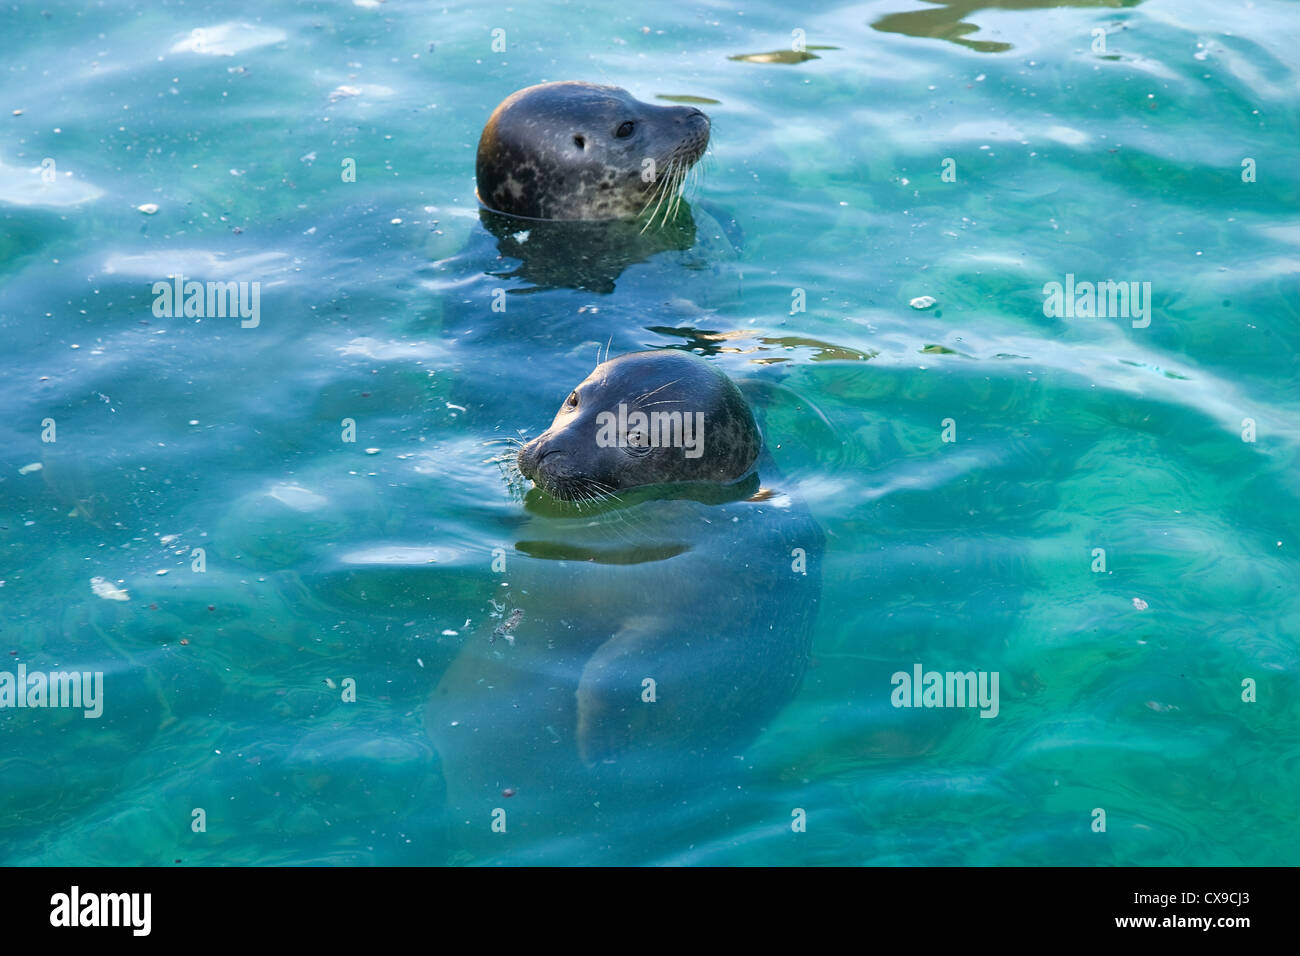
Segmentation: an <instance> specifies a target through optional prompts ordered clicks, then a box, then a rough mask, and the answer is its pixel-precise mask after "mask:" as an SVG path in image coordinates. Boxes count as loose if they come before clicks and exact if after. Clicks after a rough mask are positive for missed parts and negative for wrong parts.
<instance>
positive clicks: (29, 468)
mask: <svg viewBox="0 0 1300 956" xmlns="http://www.w3.org/2000/svg"><path fill="white" fill-rule="evenodd" d="M44 467H45V466H44V465H42V464H41V463H40V462H39V461H34V462H32V463H31V464H30V465H23V466H22V467H21V468H19V469H18V474H20V475H30V474H31V473H32V472H34V471H40V470H41V469H42V468H44Z"/></svg>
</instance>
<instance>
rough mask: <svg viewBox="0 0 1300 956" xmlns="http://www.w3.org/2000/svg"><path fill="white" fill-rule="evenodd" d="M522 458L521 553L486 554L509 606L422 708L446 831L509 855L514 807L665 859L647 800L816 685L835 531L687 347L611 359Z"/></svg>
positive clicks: (721, 769) (516, 854) (715, 375)
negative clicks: (498, 815) (824, 561)
mask: <svg viewBox="0 0 1300 956" xmlns="http://www.w3.org/2000/svg"><path fill="white" fill-rule="evenodd" d="M516 460H517V464H518V467H519V470H520V473H521V475H522V476H523V477H524V478H527V479H528V480H529V481H531V482H532V483H533V484H534V487H533V488H532V489H531V490H529V491H528V493H527V494H526V495H525V496H524V499H523V504H524V510H525V513H526V517H525V518H522V519H520V520H518V521H513V522H511V525H510V527H512V528H513V532H512V534H513V537H514V546H513V548H510V547H496V545H495V544H494V545H493V547H496V551H494V552H493V553H494V554H496V556H497V557H496V558H494V557H493V556H492V555H489V554H488V553H487V551H486V550H485V553H484V567H486V566H487V564H488V563H489V562H495V561H496V560H497V559H498V558H499V560H500V564H499V565H498V570H504V572H505V573H504V576H502V575H500V574H498V575H494V576H493V578H494V580H493V581H492V583H493V585H494V587H493V591H494V597H495V598H496V601H495V602H494V603H495V604H496V610H495V612H493V614H492V615H491V617H490V619H489V620H486V621H483V623H482V624H481V625H479V626H478V628H477V630H475V631H473V633H471V634H470V635H469V636H468V637H466V638H465V639H464V643H463V645H462V647H461V649H460V651H459V653H458V655H457V656H456V658H455V659H454V660H453V661H452V663H451V664H450V665H449V666H448V668H447V670H446V671H445V672H444V674H443V675H442V678H441V680H440V681H439V683H438V685H437V686H436V687H435V688H434V690H433V692H432V693H431V694H430V697H429V700H428V702H427V704H426V707H425V724H426V729H427V732H428V734H429V736H430V738H431V740H432V742H433V744H434V748H435V750H436V751H437V753H438V755H439V760H440V763H441V768H442V774H443V778H444V781H445V783H446V788H447V807H448V820H449V823H450V825H451V826H452V828H453V830H454V831H456V832H457V833H458V834H459V836H458V837H457V839H458V840H459V841H460V842H462V843H468V844H478V845H481V846H483V847H484V848H485V849H486V848H494V849H497V850H500V849H501V848H502V847H503V846H504V844H503V843H502V842H499V841H498V842H495V843H493V842H491V841H492V840H493V836H492V834H491V826H492V823H493V820H492V815H493V814H494V813H495V812H496V811H497V810H502V811H507V810H508V814H509V816H510V818H511V819H512V820H514V821H515V822H516V823H521V824H522V825H523V826H524V827H526V829H524V831H523V833H524V835H525V836H526V837H527V839H528V840H530V841H531V840H533V839H534V838H536V839H538V840H539V841H540V842H539V843H538V844H537V846H538V852H539V853H543V854H544V852H545V848H546V846H548V845H551V844H547V843H546V842H545V841H546V840H551V839H554V838H557V837H559V836H561V835H563V836H566V837H568V838H572V839H579V840H586V839H593V838H598V839H603V838H604V837H596V836H595V835H596V834H611V835H613V838H616V839H621V840H627V841H629V842H628V843H627V847H626V848H627V850H628V852H629V853H632V854H642V855H644V854H645V853H646V852H653V851H652V848H653V847H654V846H655V841H654V840H653V839H648V838H645V836H644V835H643V834H640V835H637V836H633V834H636V833H637V831H638V830H640V829H642V828H643V827H644V826H645V822H644V821H646V820H649V819H652V818H655V816H654V814H653V813H649V814H647V807H648V805H649V803H650V802H655V801H659V800H665V801H669V803H672V801H680V800H688V799H689V798H690V793H691V792H692V790H693V788H697V787H699V786H700V781H702V780H714V781H716V779H717V777H718V775H719V774H725V773H729V772H731V770H730V769H729V768H733V767H734V766H735V765H736V761H735V760H734V757H735V755H736V754H737V753H739V752H740V750H741V749H742V748H743V747H744V746H745V745H746V744H747V743H748V742H750V741H751V740H752V739H753V738H754V736H755V735H756V734H757V733H758V732H759V731H760V730H761V728H762V727H763V726H764V725H765V724H766V723H767V722H768V721H770V720H771V719H772V718H773V717H774V716H776V715H777V714H778V713H780V711H781V710H782V709H783V708H784V707H785V705H786V704H787V703H788V702H789V700H790V698H791V697H792V696H793V695H794V693H795V691H796V689H797V687H798V685H799V683H800V681H801V680H802V676H803V673H804V670H805V668H806V666H807V662H808V658H809V655H810V649H811V641H812V633H813V626H814V622H815V618H816V611H817V607H818V604H819V601H820V594H821V583H820V581H821V578H820V563H821V557H822V553H823V548H824V537H823V532H822V531H821V529H820V528H819V527H818V525H817V523H816V521H815V520H814V519H813V518H812V516H811V514H810V513H809V512H808V510H807V508H806V507H805V506H804V505H803V503H802V502H801V501H800V500H799V499H798V497H797V496H796V494H795V493H794V492H793V491H792V490H790V489H783V490H775V489H774V488H773V487H770V486H769V487H763V484H762V481H761V480H760V477H759V474H760V472H763V473H764V474H766V475H767V476H768V478H769V479H770V478H771V477H772V475H773V474H775V473H776V468H775V465H774V463H773V462H772V461H771V459H770V457H768V456H767V453H766V451H765V449H764V447H763V441H762V436H761V433H760V431H759V428H758V427H757V425H756V423H755V417H754V414H753V411H752V410H751V408H750V406H749V404H748V402H747V401H746V400H745V397H744V394H743V393H742V392H741V391H740V389H739V388H738V387H737V386H736V384H735V383H734V382H733V381H732V380H731V379H730V378H729V377H728V376H727V375H726V374H725V373H723V372H722V371H721V370H720V369H719V368H718V367H717V365H716V363H714V362H711V361H709V360H707V359H703V358H700V357H699V356H697V355H694V354H692V353H690V352H686V351H683V350H678V349H662V350H658V351H651V352H635V353H630V354H626V355H622V356H619V357H617V358H614V359H612V360H609V361H605V362H601V363H599V364H598V365H597V366H596V368H595V369H594V371H592V372H591V374H590V375H588V376H587V377H586V379H584V380H583V381H582V382H581V383H579V384H578V386H577V387H576V388H574V389H573V390H572V391H571V392H570V393H569V395H568V396H567V398H565V399H564V400H563V402H562V403H561V406H560V409H559V411H558V412H557V413H556V415H555V418H554V420H553V421H552V422H551V424H550V426H549V427H548V428H546V430H545V431H543V432H542V433H541V434H539V435H538V436H537V437H536V438H534V439H532V440H531V441H529V442H527V443H526V444H523V445H522V446H521V447H520V448H519V450H518V452H517V456H516ZM777 480H778V481H779V480H780V478H779V476H778V478H777ZM485 576H486V575H485ZM467 610H469V609H468V608H467ZM467 616H472V617H479V618H482V617H484V615H482V614H481V613H474V614H470V615H467ZM702 768H704V769H702ZM503 793H504V794H505V795H506V796H509V797H510V798H511V799H510V801H509V803H504V802H503V800H502V795H503ZM667 805H668V804H665V806H667ZM521 817H522V819H521ZM655 819H657V818H655ZM508 832H511V833H515V832H517V831H516V830H514V829H513V826H511V828H510V829H509V830H508ZM517 839H519V840H522V839H523V838H522V837H519V838H517ZM634 844H635V845H634ZM523 846H524V843H522V842H516V841H510V851H511V859H512V860H516V861H518V860H523V859H528V854H527V853H526V852H525V851H524V850H523V849H522V847H523ZM538 859H539V860H543V859H544V856H540V857H538Z"/></svg>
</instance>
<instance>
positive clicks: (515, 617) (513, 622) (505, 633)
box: [488, 607, 524, 644]
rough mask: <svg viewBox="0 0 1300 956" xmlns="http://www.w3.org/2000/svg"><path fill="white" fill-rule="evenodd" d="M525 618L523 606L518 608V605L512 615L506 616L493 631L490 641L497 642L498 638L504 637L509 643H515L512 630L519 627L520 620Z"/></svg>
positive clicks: (490, 642) (491, 642)
mask: <svg viewBox="0 0 1300 956" xmlns="http://www.w3.org/2000/svg"><path fill="white" fill-rule="evenodd" d="M523 619H524V610H523V608H518V607H517V608H515V609H514V610H513V611H511V612H510V616H509V617H508V618H506V619H505V620H504V621H502V622H501V623H500V624H498V625H497V626H496V628H495V629H494V630H493V631H492V636H491V637H490V638H488V643H489V644H494V643H496V639H497V638H498V637H504V638H505V639H506V643H507V644H513V643H514V642H515V639H514V637H513V636H512V635H511V633H510V632H511V631H513V630H514V629H515V628H516V627H518V626H519V622H520V621H522V620H523Z"/></svg>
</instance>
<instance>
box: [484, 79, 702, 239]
mask: <svg viewBox="0 0 1300 956" xmlns="http://www.w3.org/2000/svg"><path fill="white" fill-rule="evenodd" d="M708 143H709V118H708V117H707V116H705V115H704V113H702V112H700V111H699V110H698V109H695V108H694V107H690V106H654V105H652V104H649V103H642V102H641V101H640V100H637V99H635V98H633V97H632V96H631V94H629V93H628V92H627V91H626V90H621V89H619V88H618V87H616V86H595V85H593V84H591V83H544V84H542V85H540V86H530V87H528V88H526V89H522V90H519V91H518V92H516V93H512V94H511V95H510V96H508V97H506V99H505V100H504V101H502V103H501V105H500V106H498V107H497V108H496V110H495V111H493V113H492V116H491V118H489V119H488V121H487V125H486V126H485V127H484V128H483V135H482V136H481V137H480V139H479V143H478V167H477V173H478V197H479V200H480V201H481V202H482V203H483V204H484V205H485V206H487V207H488V208H489V209H492V210H495V211H496V212H502V213H506V214H508V215H512V216H523V217H526V218H530V219H632V218H635V217H637V216H638V215H640V214H641V213H642V212H648V213H649V214H650V217H651V219H653V218H654V216H655V215H656V213H658V211H659V210H660V209H661V208H662V209H663V211H664V215H665V216H666V215H667V213H668V210H669V209H670V208H671V207H672V206H673V204H674V202H675V200H676V199H677V196H678V192H679V190H680V188H681V185H682V182H683V180H684V178H685V176H686V173H687V172H689V171H690V168H691V167H692V166H693V165H694V164H695V163H696V162H697V161H698V160H699V158H700V157H701V156H702V155H704V149H705V147H706V146H708Z"/></svg>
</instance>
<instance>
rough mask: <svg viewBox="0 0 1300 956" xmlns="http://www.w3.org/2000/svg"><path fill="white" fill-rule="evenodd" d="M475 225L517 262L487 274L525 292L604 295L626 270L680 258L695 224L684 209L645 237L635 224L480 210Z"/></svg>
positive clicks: (691, 239) (688, 245)
mask: <svg viewBox="0 0 1300 956" xmlns="http://www.w3.org/2000/svg"><path fill="white" fill-rule="evenodd" d="M479 219H480V220H481V221H482V223H483V226H484V228H485V229H487V231H488V232H489V233H491V234H492V236H493V237H494V238H495V239H496V241H497V254H498V255H499V256H500V257H501V258H503V259H514V260H518V264H517V265H512V266H511V267H509V268H506V269H494V270H493V271H492V273H491V274H492V275H493V276H495V277H497V278H500V279H520V280H522V281H523V282H526V283H529V285H526V286H523V287H522V288H523V289H525V290H527V291H533V290H536V289H550V288H572V289H583V290H585V291H587V292H597V293H600V294H602V295H608V294H609V293H610V292H613V291H614V285H615V282H616V281H617V279H618V278H619V276H621V275H622V274H623V271H624V270H625V269H626V268H627V267H628V266H630V265H633V264H635V263H638V262H646V261H648V260H649V259H650V258H651V257H652V256H655V255H657V254H658V253H661V252H667V251H673V252H684V251H686V250H688V249H690V248H691V247H692V246H694V245H695V239H696V231H695V218H694V215H693V214H692V212H691V210H690V208H689V207H687V206H685V205H683V207H682V208H681V209H680V210H678V212H677V214H676V215H675V216H674V217H673V218H672V219H671V220H670V221H669V222H667V223H665V224H664V226H663V228H660V229H653V230H648V231H647V230H644V229H642V228H641V226H640V225H639V224H638V223H637V222H636V221H635V220H633V221H621V220H610V221H605V222H548V221H529V220H520V219H517V218H515V217H513V216H503V215H501V214H500V213H495V212H492V211H491V210H490V209H482V210H480V211H479ZM717 245H718V244H717V243H713V244H712V245H711V246H710V251H712V250H713V249H714V248H715V247H716V246H717ZM718 257H719V258H721V257H722V255H721V254H719V256H718Z"/></svg>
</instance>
